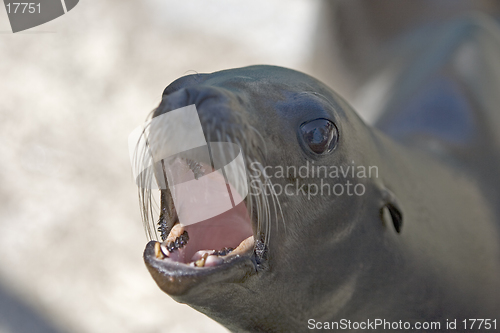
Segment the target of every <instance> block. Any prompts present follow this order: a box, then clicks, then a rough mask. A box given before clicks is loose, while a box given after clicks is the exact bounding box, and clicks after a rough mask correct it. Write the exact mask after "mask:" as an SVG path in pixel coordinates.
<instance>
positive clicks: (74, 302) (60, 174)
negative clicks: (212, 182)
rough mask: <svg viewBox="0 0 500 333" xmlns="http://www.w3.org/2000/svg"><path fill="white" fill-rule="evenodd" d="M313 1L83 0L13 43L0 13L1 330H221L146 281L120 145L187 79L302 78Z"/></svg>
mask: <svg viewBox="0 0 500 333" xmlns="http://www.w3.org/2000/svg"><path fill="white" fill-rule="evenodd" d="M318 5H319V3H318V2H316V1H310V0H280V1H272V2H271V1H265V0H258V1H252V2H250V1H245V2H236V1H230V0H224V1H223V0H216V1H177V2H176V1H166V0H148V1H123V0H122V1H117V0H103V1H90V0H82V1H81V2H80V3H79V4H78V5H77V6H76V7H75V8H74V9H73V10H72V11H70V12H69V13H68V14H66V15H64V16H62V17H60V18H58V19H56V20H54V21H52V22H49V23H47V24H44V25H42V26H39V27H36V28H33V29H30V30H28V31H27V32H24V33H18V34H12V33H11V32H10V26H9V23H8V18H7V15H6V12H5V11H4V10H3V9H0V140H1V143H0V332H1V333H5V332H106V333H109V332H225V331H226V330H225V329H224V328H223V327H222V326H220V325H218V324H217V323H215V322H214V321H212V320H211V319H209V318H207V317H205V316H204V315H202V314H200V313H198V312H196V311H194V310H192V309H191V308H189V307H188V306H186V305H181V304H178V303H176V302H174V301H173V300H171V299H170V297H168V296H167V295H166V294H164V293H163V292H161V291H160V290H159V288H158V287H157V286H156V284H155V283H154V281H153V280H152V278H151V277H150V276H149V273H148V272H147V270H146V267H145V266H144V263H143V261H142V251H143V249H144V246H145V244H146V242H147V239H146V236H145V234H144V231H143V228H142V224H141V221H140V217H139V206H138V199H137V195H136V193H137V188H136V187H135V184H134V182H133V180H132V176H131V170H130V164H129V159H128V147H127V136H128V134H129V132H130V131H131V130H132V129H133V128H135V127H136V126H138V125H140V124H141V123H142V122H143V121H144V120H145V118H146V116H147V114H148V113H149V112H150V111H151V110H152V109H153V108H154V107H155V106H156V105H157V104H158V103H159V101H160V96H161V93H162V91H163V89H164V88H165V86H167V85H168V84H169V83H170V82H171V81H173V80H174V79H176V78H178V77H180V76H182V75H184V74H186V73H190V71H197V72H212V71H217V70H221V69H227V68H231V67H240V66H246V65H252V64H276V65H280V66H286V67H291V68H294V69H298V70H302V71H305V72H308V59H310V50H311V43H312V39H313V35H314V31H315V30H314V29H315V22H316V18H317V15H318V8H319V6H318Z"/></svg>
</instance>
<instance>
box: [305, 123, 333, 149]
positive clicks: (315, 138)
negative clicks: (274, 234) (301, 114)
mask: <svg viewBox="0 0 500 333" xmlns="http://www.w3.org/2000/svg"><path fill="white" fill-rule="evenodd" d="M300 133H301V135H302V139H303V140H304V143H305V144H306V145H307V146H308V147H309V149H311V151H312V152H313V153H315V154H318V155H323V154H326V153H329V152H331V151H332V150H333V149H334V148H335V146H336V145H337V141H338V138H339V132H338V130H337V127H336V126H335V124H334V123H332V122H331V121H330V120H327V119H316V120H311V121H309V122H307V123H303V124H302V125H300Z"/></svg>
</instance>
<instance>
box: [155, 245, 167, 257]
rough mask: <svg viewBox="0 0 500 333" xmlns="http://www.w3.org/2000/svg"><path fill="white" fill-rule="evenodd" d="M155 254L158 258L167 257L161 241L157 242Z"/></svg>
mask: <svg viewBox="0 0 500 333" xmlns="http://www.w3.org/2000/svg"><path fill="white" fill-rule="evenodd" d="M155 256H156V258H158V259H163V258H165V255H164V254H163V251H162V250H161V245H160V243H159V242H156V243H155Z"/></svg>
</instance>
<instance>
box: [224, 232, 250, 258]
mask: <svg viewBox="0 0 500 333" xmlns="http://www.w3.org/2000/svg"><path fill="white" fill-rule="evenodd" d="M254 245H255V241H254V239H253V236H250V237H248V238H247V239H245V240H244V241H242V242H241V243H240V245H238V247H237V248H235V249H234V250H233V251H231V252H230V253H228V254H227V255H228V256H232V255H237V254H240V253H243V252H246V251H248V250H249V249H251V248H253V247H254Z"/></svg>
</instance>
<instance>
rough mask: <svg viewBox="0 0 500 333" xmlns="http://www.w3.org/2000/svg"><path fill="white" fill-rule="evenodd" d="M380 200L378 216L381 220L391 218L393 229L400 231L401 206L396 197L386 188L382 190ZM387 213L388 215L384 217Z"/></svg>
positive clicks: (401, 223) (401, 222) (401, 225)
mask: <svg viewBox="0 0 500 333" xmlns="http://www.w3.org/2000/svg"><path fill="white" fill-rule="evenodd" d="M382 200H383V206H382V207H381V208H380V218H381V219H382V221H386V220H388V219H390V220H392V225H394V229H395V230H396V231H397V232H398V233H401V228H402V227H403V213H402V212H401V208H400V206H399V204H398V203H397V200H396V197H395V196H394V194H393V193H392V192H391V191H389V190H388V189H384V190H382ZM384 211H388V213H389V214H385V212H384ZM386 215H389V216H390V218H389V217H385V216H386Z"/></svg>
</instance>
